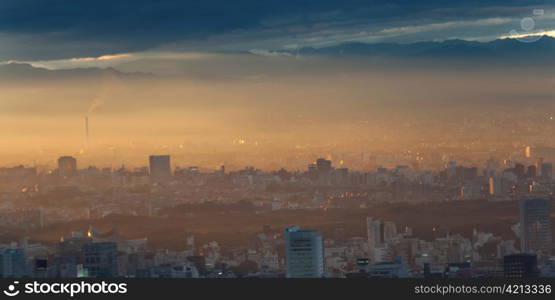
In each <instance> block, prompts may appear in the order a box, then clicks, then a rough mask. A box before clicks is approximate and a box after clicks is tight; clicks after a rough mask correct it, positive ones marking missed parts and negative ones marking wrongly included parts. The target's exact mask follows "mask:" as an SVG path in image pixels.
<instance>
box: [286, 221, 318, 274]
mask: <svg viewBox="0 0 555 300" xmlns="http://www.w3.org/2000/svg"><path fill="white" fill-rule="evenodd" d="M285 245H286V265H287V277H288V278H320V277H323V276H324V239H323V238H322V235H321V234H320V232H319V231H317V230H301V228H300V227H299V226H290V227H287V228H285Z"/></svg>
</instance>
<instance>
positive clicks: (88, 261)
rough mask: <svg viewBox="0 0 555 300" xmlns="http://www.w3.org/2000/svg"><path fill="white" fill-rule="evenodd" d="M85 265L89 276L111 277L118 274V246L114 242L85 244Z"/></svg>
mask: <svg viewBox="0 0 555 300" xmlns="http://www.w3.org/2000/svg"><path fill="white" fill-rule="evenodd" d="M83 257H84V264H83V267H84V268H85V269H86V270H87V274H88V277H100V278H109V277H114V276H117V275H118V246H117V244H116V243H112V242H102V243H91V244H85V245H83Z"/></svg>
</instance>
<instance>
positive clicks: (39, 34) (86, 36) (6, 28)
mask: <svg viewBox="0 0 555 300" xmlns="http://www.w3.org/2000/svg"><path fill="white" fill-rule="evenodd" d="M547 4H548V2H547V1H545V0H542V1H537V0H527V1H510V0H509V1H507V0H505V1H492V0H462V1H449V3H447V1H445V0H420V1H415V0H390V1H385V0H377V1H370V0H343V1H338V0H289V1H286V0H267V1H260V0H238V1H229V0H204V1H176V0H166V1H147V0H133V1H131V0H94V1H93V0H90V1H79V0H74V1H67V0H2V1H1V2H0V43H1V45H2V46H1V47H0V59H1V60H6V59H55V58H67V57H86V56H98V55H102V54H107V53H122V52H134V51H142V50H147V49H151V48H154V47H158V46H160V45H167V44H171V43H182V42H187V41H202V40H205V39H207V38H208V37H211V36H213V35H223V36H224V38H223V39H222V43H224V44H225V42H226V40H225V34H229V33H236V32H238V31H240V32H246V34H245V35H243V38H246V39H249V34H248V33H249V32H257V34H253V35H252V37H253V39H255V38H260V35H264V33H265V32H267V34H268V35H271V36H273V37H276V38H279V37H285V38H286V37H290V36H295V35H296V34H300V33H306V32H312V31H318V30H323V29H333V30H334V32H338V31H339V32H340V31H341V30H348V29H349V28H350V27H355V26H357V25H360V24H365V25H367V26H374V27H375V28H380V27H384V28H385V27H388V26H409V25H415V24H416V25H417V24H422V23H426V22H434V23H436V22H449V21H461V20H472V19H479V18H489V17H514V16H518V15H521V14H522V13H523V8H524V7H530V6H534V5H536V6H538V7H542V6H543V5H547ZM232 38H233V36H231V37H230V39H232ZM230 42H234V41H232V40H230ZM200 50H206V51H209V50H210V49H200Z"/></svg>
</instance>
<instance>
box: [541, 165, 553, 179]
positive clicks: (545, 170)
mask: <svg viewBox="0 0 555 300" xmlns="http://www.w3.org/2000/svg"><path fill="white" fill-rule="evenodd" d="M541 172H542V174H541V177H542V179H545V180H551V179H552V178H553V165H552V164H551V163H546V162H544V163H542V164H541Z"/></svg>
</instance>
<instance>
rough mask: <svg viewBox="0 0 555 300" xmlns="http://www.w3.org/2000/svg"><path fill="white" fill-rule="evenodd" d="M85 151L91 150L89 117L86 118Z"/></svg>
mask: <svg viewBox="0 0 555 300" xmlns="http://www.w3.org/2000/svg"><path fill="white" fill-rule="evenodd" d="M85 150H89V117H88V116H85Z"/></svg>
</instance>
